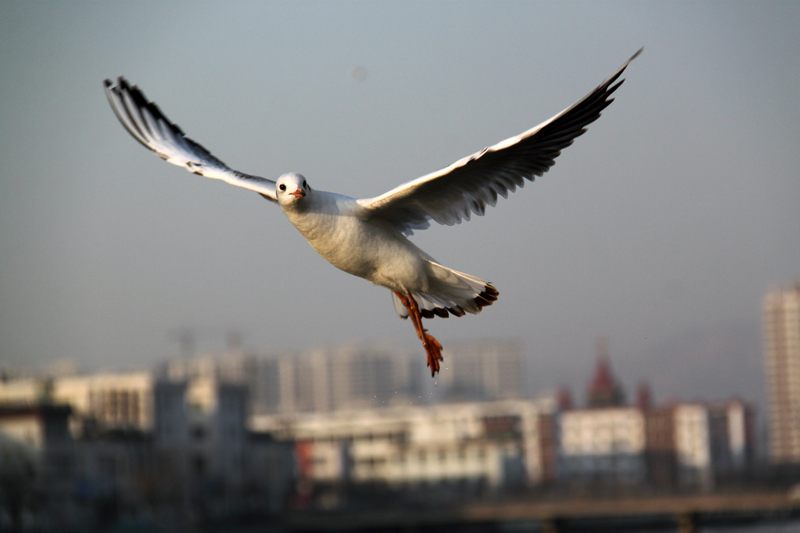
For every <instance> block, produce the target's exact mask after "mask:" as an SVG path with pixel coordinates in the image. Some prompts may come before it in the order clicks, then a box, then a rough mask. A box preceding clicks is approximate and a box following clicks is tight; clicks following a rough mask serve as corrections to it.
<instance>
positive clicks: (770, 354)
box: [763, 280, 800, 463]
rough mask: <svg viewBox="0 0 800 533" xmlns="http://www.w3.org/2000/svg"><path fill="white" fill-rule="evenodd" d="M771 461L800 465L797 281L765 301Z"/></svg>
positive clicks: (799, 299) (799, 290) (799, 294)
mask: <svg viewBox="0 0 800 533" xmlns="http://www.w3.org/2000/svg"><path fill="white" fill-rule="evenodd" d="M763 311H764V315H763V328H764V359H765V367H766V374H767V389H768V395H769V424H770V426H769V443H770V449H769V453H770V459H771V460H772V462H774V463H800V280H798V281H797V282H796V283H795V284H794V286H793V287H790V288H778V289H775V290H773V291H771V292H770V293H769V294H767V296H766V298H764V309H763Z"/></svg>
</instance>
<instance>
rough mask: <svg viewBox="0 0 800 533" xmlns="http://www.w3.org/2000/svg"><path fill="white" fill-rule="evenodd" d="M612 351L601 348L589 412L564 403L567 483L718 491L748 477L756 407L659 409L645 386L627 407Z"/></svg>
mask: <svg viewBox="0 0 800 533" xmlns="http://www.w3.org/2000/svg"><path fill="white" fill-rule="evenodd" d="M606 346H607V343H606V342H605V341H602V340H601V341H600V342H599V343H598V358H597V366H596V368H595V371H594V373H593V375H592V378H591V379H590V381H589V386H588V391H587V392H588V393H587V404H588V405H587V408H585V409H574V408H572V406H571V402H569V401H565V400H563V399H562V400H561V402H560V404H561V410H560V412H559V416H558V417H557V419H556V427H557V435H558V437H557V439H558V446H557V449H558V451H559V459H560V460H559V465H560V468H559V477H560V478H561V479H563V480H565V481H567V482H570V483H574V482H579V483H583V484H586V483H595V484H596V483H600V484H612V485H628V486H630V485H638V484H642V483H647V484H650V485H653V486H659V487H684V488H698V489H702V490H710V489H712V488H714V487H715V485H716V484H717V483H718V482H729V481H737V480H738V481H741V480H743V479H744V478H746V476H747V475H748V474H749V473H750V471H751V469H752V466H753V460H754V443H755V434H754V430H753V427H754V426H753V417H754V414H753V408H752V406H750V405H748V404H746V403H745V402H743V401H741V400H738V399H733V400H729V401H726V402H713V403H707V402H693V403H672V404H669V405H665V406H653V405H652V398H651V393H650V387H649V385H647V383H641V384H640V386H639V388H638V390H637V394H636V405H635V406H626V405H625V402H624V394H623V392H622V387H621V386H620V385H619V383H618V382H617V379H616V378H615V377H614V375H613V373H612V371H611V364H610V360H609V358H608V355H607V351H606V349H605V347H606ZM568 395H569V391H568V390H566V389H562V391H561V392H560V396H561V397H562V398H564V397H567V396H568Z"/></svg>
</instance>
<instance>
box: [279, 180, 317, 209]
mask: <svg viewBox="0 0 800 533" xmlns="http://www.w3.org/2000/svg"><path fill="white" fill-rule="evenodd" d="M310 192H311V187H309V186H308V183H306V179H305V178H304V177H303V175H302V174H298V173H297V172H290V173H289V174H284V175H283V176H281V177H280V178H278V181H277V182H276V183H275V194H276V195H277V196H278V203H279V204H280V206H281V207H282V208H288V209H300V207H301V206H302V205H304V203H305V202H306V201H307V199H306V196H308V194H309V193H310Z"/></svg>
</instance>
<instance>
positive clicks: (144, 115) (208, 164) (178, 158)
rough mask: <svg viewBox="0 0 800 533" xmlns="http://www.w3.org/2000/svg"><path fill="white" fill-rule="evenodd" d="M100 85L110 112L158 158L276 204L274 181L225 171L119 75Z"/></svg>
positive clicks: (211, 156)
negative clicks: (106, 97) (102, 85)
mask: <svg viewBox="0 0 800 533" xmlns="http://www.w3.org/2000/svg"><path fill="white" fill-rule="evenodd" d="M104 85H105V89H106V96H108V101H109V103H110V104H111V109H113V110H114V113H115V114H116V115H117V118H118V119H119V121H120V122H121V123H122V125H123V126H125V129H126V130H128V133H130V134H131V135H133V138H134V139H136V140H137V141H139V142H140V143H142V144H143V145H144V146H145V147H146V148H149V149H150V150H152V151H154V152H155V153H156V154H158V156H159V157H160V158H161V159H164V160H165V161H166V162H167V163H172V164H173V165H178V166H179V167H183V168H185V169H186V170H188V171H189V172H193V173H195V174H199V175H200V176H205V177H207V178H213V179H217V180H222V181H225V182H227V183H230V184H231V185H236V186H237V187H244V188H245V189H250V190H251V191H255V192H257V193H259V194H260V195H261V196H263V197H264V198H266V199H267V200H270V201H272V202H277V198H276V196H275V182H274V181H272V180H268V179H266V178H260V177H258V176H251V175H249V174H244V173H242V172H238V171H236V170H232V169H231V168H229V167H228V166H227V165H226V164H225V163H223V162H222V161H220V160H219V159H217V158H216V157H214V156H213V155H211V152H209V151H208V150H206V149H205V148H203V147H202V146H201V145H199V144H198V143H196V142H194V141H193V140H192V139H190V138H189V137H186V135H184V133H183V131H181V129H180V128H179V127H178V125H177V124H173V123H172V122H170V121H169V119H168V118H167V117H166V116H165V115H164V114H163V113H162V112H161V110H160V109H159V108H158V106H157V105H156V104H154V103H153V102H148V101H147V98H145V96H144V93H143V92H142V91H141V90H139V88H138V87H137V86H136V85H130V84H129V83H128V81H127V80H126V79H125V78H123V77H122V76H120V77H119V78H117V84H116V85H114V84H113V83H112V82H111V80H105V82H104Z"/></svg>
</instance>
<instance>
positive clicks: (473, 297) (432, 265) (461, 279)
mask: <svg viewBox="0 0 800 533" xmlns="http://www.w3.org/2000/svg"><path fill="white" fill-rule="evenodd" d="M426 270H427V274H428V280H429V283H430V287H429V290H428V292H424V293H423V292H415V293H412V296H413V297H414V301H416V302H417V306H418V307H419V310H420V314H421V315H422V316H423V317H424V318H433V317H435V316H440V317H442V318H447V317H448V316H450V315H454V316H464V315H465V314H466V313H472V314H476V313H479V312H480V311H481V309H483V308H484V307H486V306H488V305H492V303H494V302H495V301H496V300H497V297H498V296H499V294H500V293H499V292H498V291H497V289H495V288H494V287H493V286H492V284H491V283H490V282H488V281H486V280H485V279H482V278H479V277H476V276H472V275H470V274H465V273H463V272H458V271H457V270H453V269H451V268H447V267H446V266H442V265H440V264H439V263H436V262H434V261H428V262H427V264H426ZM392 299H393V301H394V308H395V311H397V314H398V315H399V316H400V318H408V310H407V309H406V308H405V306H404V305H403V303H402V302H401V301H400V298H398V297H397V295H396V294H394V293H392Z"/></svg>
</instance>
